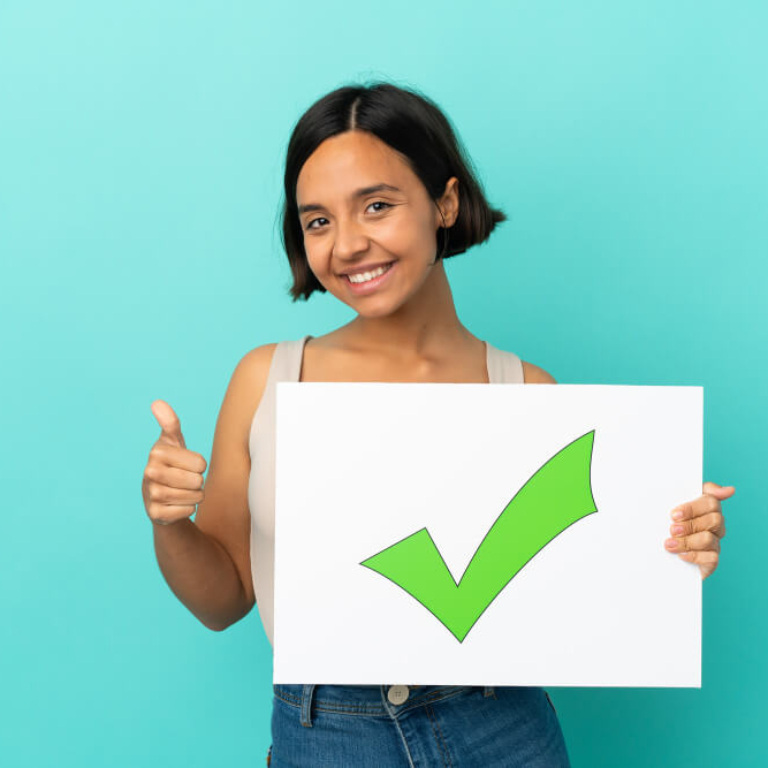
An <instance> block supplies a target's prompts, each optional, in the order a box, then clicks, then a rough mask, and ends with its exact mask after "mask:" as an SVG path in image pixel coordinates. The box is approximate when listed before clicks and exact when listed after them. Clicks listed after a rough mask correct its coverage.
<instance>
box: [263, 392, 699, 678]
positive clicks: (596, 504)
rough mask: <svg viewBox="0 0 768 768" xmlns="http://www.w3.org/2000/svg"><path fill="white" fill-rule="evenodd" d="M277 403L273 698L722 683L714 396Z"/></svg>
mask: <svg viewBox="0 0 768 768" xmlns="http://www.w3.org/2000/svg"><path fill="white" fill-rule="evenodd" d="M276 396H277V415H276V425H277V427H276V430H277V431H276V487H275V497H276V508H275V616H274V668H273V680H274V682H276V683H324V684H361V685H378V684H394V683H405V684H412V685H449V684H455V685H542V686H545V685H551V686H664V687H666V686H671V687H678V686H679V687H700V686H701V576H700V572H699V568H698V566H697V565H695V564H693V563H687V562H685V561H683V560H682V559H681V558H679V557H678V556H677V555H674V554H671V553H669V552H668V551H666V549H665V548H664V540H665V539H666V538H667V537H668V536H669V526H670V523H671V519H670V511H671V510H672V509H673V508H674V507H675V506H676V505H677V504H679V503H681V502H685V501H690V500H693V499H696V498H698V497H699V496H700V495H701V493H702V453H703V388H702V387H696V386H623V385H621V386H619V385H568V384H558V385H556V386H547V385H539V386H536V385H527V386H520V385H518V386H515V385H510V384H496V383H493V384H443V383H417V384H410V383H384V382H354V383H346V382H301V383H298V382H280V383H278V384H277V395H276ZM502 518H503V520H502ZM423 529H426V531H425V530H423ZM486 534H487V535H486ZM484 547H485V549H484ZM500 553H502V556H500ZM507 553H509V554H508V557H507ZM374 556H376V557H374ZM364 563H365V564H364ZM470 563H471V564H472V565H471V567H468V566H470ZM441 569H442V571H444V572H441ZM504 569H506V571H505V570H504ZM465 571H466V578H464V579H463V576H464V574H465ZM505 580H506V581H505ZM500 585H501V586H500ZM462 588H463V591H462ZM494 595H495V596H494ZM473 611H474V614H473Z"/></svg>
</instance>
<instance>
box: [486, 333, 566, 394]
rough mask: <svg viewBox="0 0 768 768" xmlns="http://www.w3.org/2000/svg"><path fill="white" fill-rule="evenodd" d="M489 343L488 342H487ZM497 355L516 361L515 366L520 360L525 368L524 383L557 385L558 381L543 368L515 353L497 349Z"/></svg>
mask: <svg viewBox="0 0 768 768" xmlns="http://www.w3.org/2000/svg"><path fill="white" fill-rule="evenodd" d="M486 343H487V342H486ZM496 350H497V351H496V354H497V355H498V354H501V355H507V356H509V357H511V358H513V359H514V364H515V365H517V361H518V360H519V361H520V363H521V364H522V366H523V381H524V382H525V383H526V384H557V380H556V379H555V377H554V376H552V374H550V373H549V372H548V371H545V370H544V369H543V368H542V367H541V366H539V365H535V364H534V363H529V362H528V361H527V360H523V358H522V357H520V356H519V355H517V354H516V353H515V352H511V351H509V350H506V349H501V348H499V347H497V348H496Z"/></svg>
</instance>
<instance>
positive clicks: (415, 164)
mask: <svg viewBox="0 0 768 768" xmlns="http://www.w3.org/2000/svg"><path fill="white" fill-rule="evenodd" d="M350 130H362V131H368V132H370V133H372V134H373V135H374V136H376V137H378V138H379V139H380V140H381V141H383V142H384V143H385V144H388V145H389V146H390V147H392V148H393V149H394V150H396V151H397V152H399V153H401V154H402V155H403V156H404V157H405V158H406V160H407V162H408V163H409V165H410V167H411V169H412V170H413V172H414V173H415V174H416V175H417V176H418V177H419V179H420V180H421V182H422V183H423V184H424V186H425V187H426V189H427V192H428V193H429V196H430V197H431V198H432V199H433V200H435V201H437V200H438V199H439V198H440V197H442V195H443V192H444V191H445V185H446V183H447V182H448V179H450V178H451V176H456V178H457V179H458V181H459V187H458V190H459V200H460V203H459V214H458V217H457V219H456V221H455V222H454V224H453V226H451V227H450V228H448V231H447V232H446V233H445V234H446V235H447V240H446V239H445V238H443V239H444V241H445V245H444V248H443V253H442V254H440V257H442V258H448V257H450V256H456V255H457V254H459V253H464V252H465V251H466V250H467V249H468V248H471V247H472V246H473V245H477V244H478V243H482V242H484V241H485V240H487V239H488V237H489V236H490V234H491V232H492V231H493V229H494V227H495V226H496V225H497V224H498V223H500V222H502V221H506V219H507V217H506V215H505V214H504V212H503V211H501V210H498V209H496V208H491V207H490V205H489V204H488V201H487V200H486V198H485V195H484V193H483V189H482V185H481V183H480V181H479V180H478V178H477V175H476V173H475V171H474V169H473V166H472V161H471V159H470V158H469V156H468V155H467V153H466V151H465V150H464V148H463V147H462V145H461V142H460V141H459V139H458V137H457V135H456V133H455V132H454V130H453V128H452V127H451V124H450V122H449V120H448V118H447V117H446V116H445V115H444V114H443V113H442V112H441V110H440V108H439V107H438V106H437V105H436V104H435V103H434V102H433V101H432V100H431V99H429V98H428V97H427V96H425V95H423V94H422V93H420V92H419V91H417V90H416V89H414V88H403V87H400V86H397V85H394V84H392V83H389V82H383V81H378V82H373V83H371V84H368V85H346V86H342V87H341V88H337V89H336V90H334V91H331V92H330V93H328V94H326V95H325V96H323V97H322V98H320V99H319V100H318V101H316V102H315V103H314V104H313V105H312V106H311V107H310V108H309V109H308V110H307V111H306V112H305V113H304V114H303V115H302V116H301V117H300V118H299V120H298V122H297V123H296V125H295V127H294V129H293V132H292V133H291V138H290V140H289V142H288V150H287V154H286V161H285V178H284V194H285V201H284V203H283V208H282V242H283V247H284V248H285V252H286V254H287V255H288V262H289V263H290V266H291V271H292V272H293V285H292V286H291V288H290V294H291V297H292V299H293V301H296V300H297V299H299V298H302V297H303V298H304V299H305V300H306V299H308V298H309V297H310V296H311V295H312V294H313V293H314V292H315V291H320V292H322V293H325V292H326V289H325V288H324V287H323V285H322V284H321V283H320V281H319V280H318V279H317V278H316V277H315V275H314V273H313V272H312V270H311V269H310V268H309V263H308V262H307V255H306V252H305V250H304V235H303V231H302V228H301V222H300V220H299V213H298V207H297V202H296V184H297V181H298V178H299V173H300V171H301V169H302V167H303V165H304V163H305V162H306V161H307V160H308V159H309V156H310V155H311V154H312V153H313V152H314V151H315V149H317V147H318V146H319V145H320V144H321V143H322V142H323V141H325V139H328V138H330V137H331V136H336V135H337V134H340V133H344V132H346V131H350ZM440 229H443V227H440Z"/></svg>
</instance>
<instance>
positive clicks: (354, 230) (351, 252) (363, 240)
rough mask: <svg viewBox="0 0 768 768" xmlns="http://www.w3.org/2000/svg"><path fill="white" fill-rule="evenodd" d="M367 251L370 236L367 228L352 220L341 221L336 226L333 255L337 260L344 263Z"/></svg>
mask: <svg viewBox="0 0 768 768" xmlns="http://www.w3.org/2000/svg"><path fill="white" fill-rule="evenodd" d="M367 250H368V236H367V235H366V233H365V228H364V227H363V226H362V225H361V224H359V223H358V222H356V221H354V220H351V219H347V220H344V221H341V220H340V221H339V222H338V224H337V226H336V232H335V233H334V241H333V253H334V255H335V256H336V258H338V259H340V260H341V261H344V260H347V259H351V258H353V257H354V256H355V255H356V254H358V253H361V252H363V251H367Z"/></svg>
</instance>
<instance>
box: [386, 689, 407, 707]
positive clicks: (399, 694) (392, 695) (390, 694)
mask: <svg viewBox="0 0 768 768" xmlns="http://www.w3.org/2000/svg"><path fill="white" fill-rule="evenodd" d="M387 698H388V699H389V703H390V704H395V705H397V704H402V703H403V702H405V701H408V686H407V685H393V686H390V689H389V690H388V691H387Z"/></svg>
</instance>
